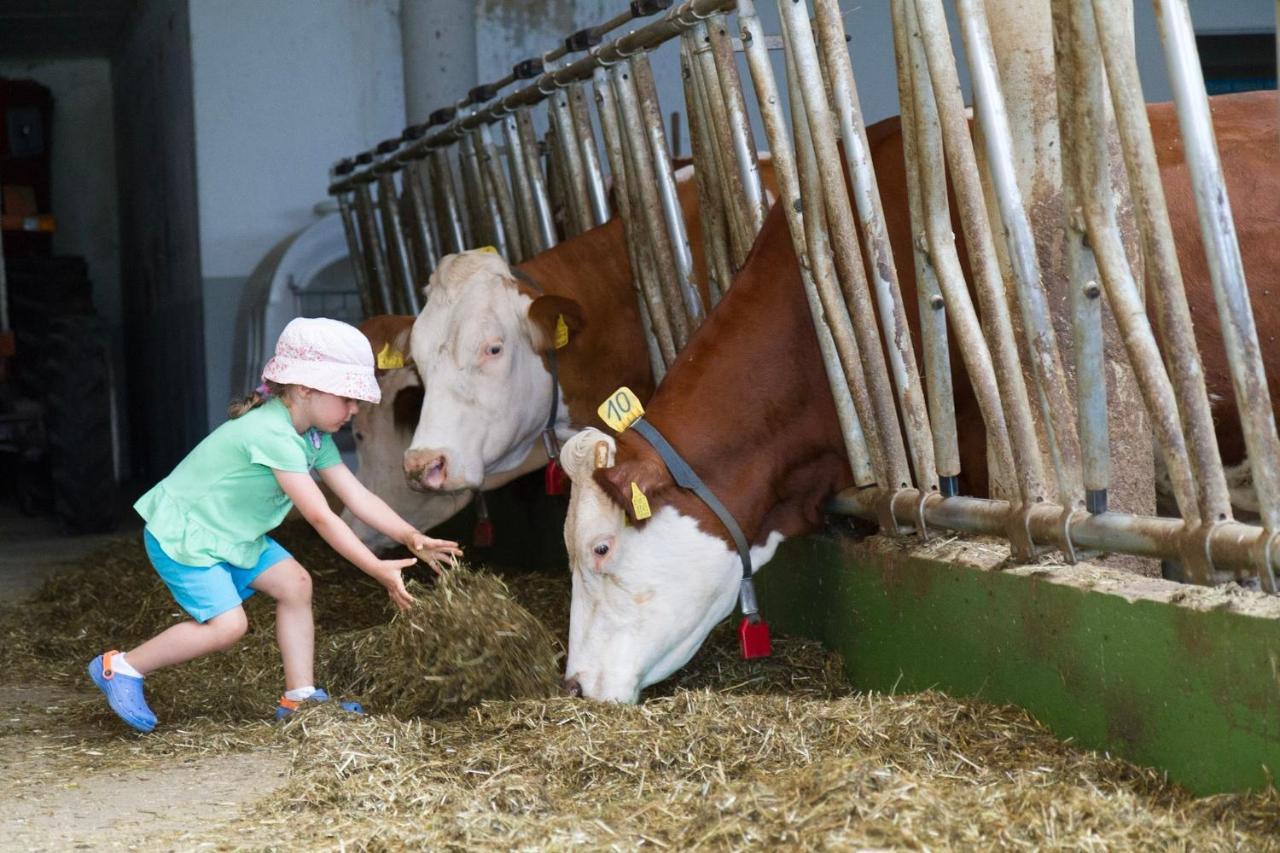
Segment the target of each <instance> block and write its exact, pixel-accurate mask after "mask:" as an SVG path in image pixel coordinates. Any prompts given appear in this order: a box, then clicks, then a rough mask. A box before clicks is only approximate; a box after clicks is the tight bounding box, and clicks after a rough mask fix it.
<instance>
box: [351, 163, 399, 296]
mask: <svg viewBox="0 0 1280 853" xmlns="http://www.w3.org/2000/svg"><path fill="white" fill-rule="evenodd" d="M370 180H372V176H371V175H366V176H365V177H364V179H362V180H359V181H358V182H357V183H356V186H355V208H356V221H357V222H359V224H360V242H361V244H362V245H363V246H364V249H365V252H364V256H365V259H366V260H367V261H368V262H369V271H370V273H371V275H370V279H371V283H372V284H373V288H372V289H371V292H372V293H374V294H376V295H377V300H376V305H374V313H377V314H391V313H394V312H395V301H394V300H393V298H392V291H391V273H390V271H389V270H388V269H387V259H386V255H384V254H383V252H384V249H383V247H382V237H381V235H380V234H379V233H378V222H377V219H376V213H375V212H374V204H373V194H372V193H370V192H369V181H370Z"/></svg>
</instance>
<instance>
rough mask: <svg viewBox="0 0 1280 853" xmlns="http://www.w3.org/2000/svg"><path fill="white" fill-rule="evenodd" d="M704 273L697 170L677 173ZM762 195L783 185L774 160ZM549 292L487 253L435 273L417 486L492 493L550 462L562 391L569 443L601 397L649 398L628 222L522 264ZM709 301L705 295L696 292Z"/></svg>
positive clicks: (423, 348) (424, 316)
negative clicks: (624, 389) (558, 338)
mask: <svg viewBox="0 0 1280 853" xmlns="http://www.w3.org/2000/svg"><path fill="white" fill-rule="evenodd" d="M676 176H677V189H678V192H679V196H680V203H681V205H682V207H683V210H684V216H685V222H686V223H688V230H689V245H690V248H691V250H692V254H693V262H694V273H695V277H696V280H697V281H699V282H705V281H706V279H707V276H706V267H705V260H704V258H703V254H702V238H701V230H700V224H699V217H698V204H697V192H696V185H695V183H694V182H693V181H692V180H690V179H689V178H691V177H692V170H691V169H690V168H685V169H680V170H678V171H677V173H676ZM761 177H762V178H763V180H764V184H765V188H766V192H768V193H770V197H772V195H773V193H775V192H776V184H775V183H774V179H773V171H772V168H771V165H770V163H769V161H768V160H767V159H765V160H764V161H763V162H762V163H761ZM518 269H519V270H520V271H521V272H522V273H524V274H525V275H526V276H528V277H529V278H530V279H532V280H533V281H535V282H536V283H537V284H538V286H539V287H541V288H542V291H543V292H542V293H538V292H537V291H536V290H535V289H534V288H532V287H530V286H529V285H528V284H526V283H525V282H522V281H520V280H519V279H517V278H516V277H514V276H513V275H512V274H511V271H510V268H509V267H508V266H507V265H506V263H505V262H504V261H503V260H502V259H501V258H500V257H498V256H497V255H495V254H493V253H491V252H484V251H470V252H463V253H461V254H459V255H453V256H449V257H447V258H446V259H445V260H444V261H442V262H441V264H440V268H439V269H438V270H437V271H436V273H435V275H433V276H432V279H431V283H430V285H429V286H428V288H427V302H426V306H425V307H424V308H423V310H422V313H421V314H420V315H419V316H418V319H417V321H416V322H415V324H414V328H413V336H412V349H413V360H414V362H415V364H416V365H417V368H418V371H419V372H420V373H421V375H422V378H423V380H424V382H425V384H426V396H425V397H424V399H423V404H422V417H421V419H420V420H419V422H418V426H417V429H416V431H415V432H414V435H413V442H412V448H411V449H410V450H409V452H408V453H406V454H405V458H404V472H405V476H406V477H407V478H408V479H409V481H410V483H411V484H412V485H413V486H414V487H415V488H422V489H436V490H445V491H452V490H457V489H474V488H477V487H478V486H481V484H482V483H483V484H484V487H486V488H488V487H489V483H490V482H492V480H493V478H494V477H495V476H498V475H500V474H501V475H504V476H507V477H508V478H509V477H510V476H514V475H516V474H520V473H525V472H528V471H532V470H536V469H537V468H539V467H541V466H543V465H545V464H546V462H547V457H546V453H545V451H544V450H543V445H542V442H541V441H540V435H541V433H542V431H543V427H544V426H545V424H546V421H547V418H548V415H549V413H550V411H551V401H552V396H551V395H552V394H553V393H555V394H557V395H559V406H558V419H557V422H556V432H557V434H558V435H559V437H560V439H561V440H564V439H567V438H568V437H569V436H571V435H573V433H574V432H576V425H581V424H585V423H589V422H590V421H589V418H590V417H591V415H592V412H594V410H595V407H596V405H597V404H598V403H599V401H600V399H601V398H603V397H604V396H605V395H606V394H608V393H609V392H610V391H612V390H613V389H614V388H616V387H617V386H618V385H628V386H629V387H630V388H631V389H632V390H633V391H635V393H636V394H638V395H639V397H640V399H641V400H647V399H648V398H649V394H650V393H652V390H653V385H654V382H653V373H652V370H651V369H650V365H649V356H648V349H647V347H646V345H645V340H644V332H643V330H642V327H641V320H640V311H639V308H638V306H637V302H636V297H635V291H634V290H633V285H632V273H631V265H630V263H629V261H628V257H627V247H626V243H625V242H624V235H623V226H622V223H621V221H620V220H618V219H614V220H612V221H610V222H607V223H605V224H604V225H601V226H599V227H597V228H593V229H591V230H590V231H587V232H585V233H583V234H581V235H578V236H577V237H575V238H573V239H570V240H566V241H564V242H563V243H560V244H559V245H557V246H555V247H554V248H552V249H549V250H548V251H545V252H542V253H540V254H538V255H536V256H534V257H533V258H530V259H529V260H528V261H525V262H524V263H522V264H519V265H518ZM700 289H701V293H702V298H703V304H704V305H709V303H708V302H707V301H706V299H707V294H706V290H705V285H702V286H701V287H700ZM561 316H563V317H564V318H565V322H566V324H567V326H568V330H569V341H568V344H567V345H566V346H564V347H563V348H562V349H560V350H558V351H557V371H558V377H557V378H558V383H556V384H555V387H554V388H553V383H552V379H551V375H550V373H549V372H548V363H547V359H546V354H547V353H548V352H550V350H551V349H552V343H553V340H554V329H555V323H556V320H557V318H558V317H561Z"/></svg>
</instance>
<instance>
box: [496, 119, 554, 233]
mask: <svg viewBox="0 0 1280 853" xmlns="http://www.w3.org/2000/svg"><path fill="white" fill-rule="evenodd" d="M502 138H503V140H504V141H505V142H506V143H507V168H508V169H509V170H510V172H511V187H512V190H513V193H512V194H513V195H514V196H515V203H516V218H517V219H518V220H519V222H520V236H521V239H522V241H523V242H524V247H525V250H526V251H527V253H528V256H529V257H532V256H533V255H536V254H538V253H539V252H541V251H543V250H544V249H545V248H546V247H545V246H543V245H542V234H541V232H540V230H539V228H538V214H537V211H536V209H535V203H534V200H533V190H532V189H531V187H530V186H529V164H528V161H527V160H526V159H525V156H524V146H523V142H522V140H521V139H520V129H519V128H518V127H517V126H516V117H515V115H513V114H511V113H508V114H507V115H505V116H503V117H502Z"/></svg>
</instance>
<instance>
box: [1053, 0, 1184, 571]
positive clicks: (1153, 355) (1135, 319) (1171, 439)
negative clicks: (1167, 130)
mask: <svg viewBox="0 0 1280 853" xmlns="http://www.w3.org/2000/svg"><path fill="white" fill-rule="evenodd" d="M1071 12H1072V14H1071V15H1070V28H1071V45H1072V47H1073V48H1074V54H1075V56H1074V62H1073V66H1074V68H1073V70H1074V72H1075V86H1074V87H1073V88H1074V91H1075V94H1076V99H1075V100H1076V103H1075V107H1076V116H1075V125H1076V127H1075V129H1076V130H1077V131H1078V136H1077V138H1076V140H1075V148H1076V152H1077V154H1078V156H1079V158H1080V161H1079V167H1078V168H1079V173H1080V183H1081V186H1082V187H1084V188H1086V191H1085V192H1084V193H1083V202H1084V213H1085V220H1086V222H1087V224H1088V229H1089V243H1090V245H1091V246H1093V249H1094V252H1095V255H1096V257H1097V261H1098V267H1099V272H1101V274H1102V281H1103V284H1104V285H1105V287H1106V289H1107V298H1108V300H1109V301H1110V303H1111V312H1112V314H1113V315H1114V316H1115V318H1116V324H1117V325H1118V326H1119V328H1120V332H1121V336H1122V337H1123V339H1124V343H1125V347H1126V348H1127V350H1128V352H1129V361H1130V363H1131V364H1132V365H1133V370H1134V375H1135V376H1136V377H1137V379H1138V384H1139V387H1140V388H1141V389H1142V392H1143V396H1144V397H1145V402H1146V405H1147V411H1148V413H1149V414H1150V416H1151V422H1152V426H1153V428H1154V430H1155V433H1156V439H1157V446H1158V447H1159V449H1160V451H1161V452H1162V454H1163V456H1164V461H1165V466H1166V468H1167V470H1168V472H1169V477H1170V479H1171V481H1172V483H1173V491H1174V496H1175V498H1176V500H1177V503H1178V512H1179V513H1180V514H1181V515H1182V518H1183V519H1184V520H1185V521H1186V524H1187V526H1188V528H1194V527H1196V526H1198V525H1199V524H1200V512H1199V508H1198V507H1197V505H1196V492H1195V482H1194V480H1193V479H1192V476H1191V468H1190V466H1189V465H1188V462H1187V447H1186V443H1185V441H1184V439H1183V435H1182V424H1181V422H1180V420H1179V417H1178V404H1177V400H1176V398H1175V397H1174V393H1173V385H1172V384H1171V383H1170V381H1169V376H1168V374H1167V373H1166V372H1165V369H1164V362H1163V361H1162V360H1161V358H1160V350H1159V348H1158V347H1157V346H1156V339H1155V333H1154V332H1153V331H1152V329H1151V325H1150V323H1149V322H1148V320H1147V315H1146V310H1145V307H1144V306H1143V303H1142V296H1141V293H1140V292H1139V290H1138V285H1137V282H1136V281H1135V280H1134V277H1133V273H1132V271H1131V270H1130V269H1129V262H1128V259H1127V258H1126V257H1125V253H1124V245H1123V243H1121V241H1120V234H1119V232H1120V226H1119V225H1118V224H1117V223H1116V212H1115V203H1114V200H1113V197H1112V193H1111V167H1110V165H1109V163H1108V159H1109V158H1108V154H1107V148H1106V146H1107V128H1106V119H1107V110H1106V99H1105V95H1104V88H1103V87H1104V84H1103V79H1102V76H1103V75H1102V64H1101V58H1100V55H1099V51H1098V42H1097V32H1096V29H1095V27H1094V22H1093V9H1092V6H1091V5H1090V2H1089V0H1073V8H1072V9H1071ZM1066 165H1068V164H1066V163H1065V162H1064V166H1066ZM1198 580H1200V581H1201V582H1206V583H1207V582H1208V577H1201V578H1198Z"/></svg>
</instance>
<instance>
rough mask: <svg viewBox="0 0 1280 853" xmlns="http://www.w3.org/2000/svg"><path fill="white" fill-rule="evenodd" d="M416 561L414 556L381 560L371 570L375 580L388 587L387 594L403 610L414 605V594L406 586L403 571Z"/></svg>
mask: <svg viewBox="0 0 1280 853" xmlns="http://www.w3.org/2000/svg"><path fill="white" fill-rule="evenodd" d="M416 562H418V561H417V560H415V559H413V558H412V557H409V558H408V559H404V560H379V561H378V562H376V563H374V565H373V569H372V570H371V571H370V572H369V574H370V575H371V576H372V577H373V579H374V580H376V581H377V582H378V583H380V584H382V585H383V586H384V587H386V590H387V595H389V596H391V600H392V602H394V603H395V606H396V607H399V608H400V609H401V610H408V609H409V608H410V607H411V606H413V596H412V595H410V594H409V590H407V589H405V588H404V574H403V573H404V570H405V569H407V568H409V567H410V566H412V565H413V564H414V563H416Z"/></svg>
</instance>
